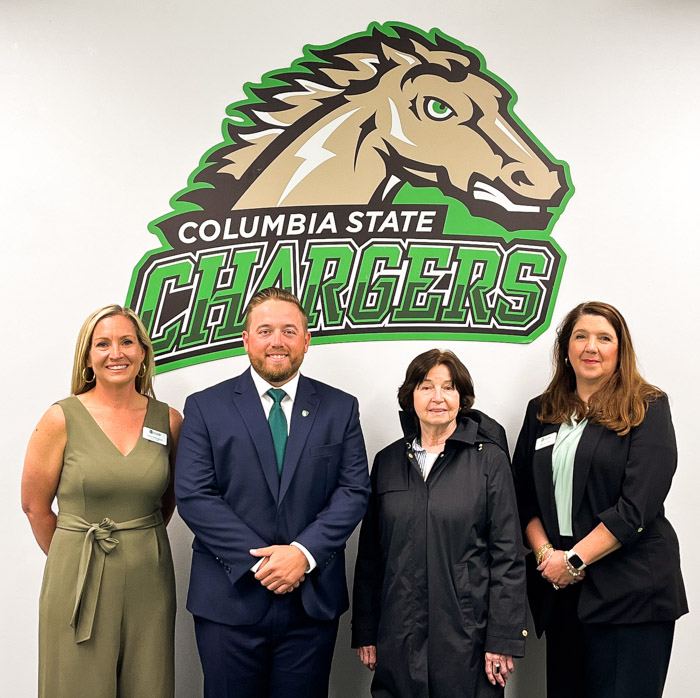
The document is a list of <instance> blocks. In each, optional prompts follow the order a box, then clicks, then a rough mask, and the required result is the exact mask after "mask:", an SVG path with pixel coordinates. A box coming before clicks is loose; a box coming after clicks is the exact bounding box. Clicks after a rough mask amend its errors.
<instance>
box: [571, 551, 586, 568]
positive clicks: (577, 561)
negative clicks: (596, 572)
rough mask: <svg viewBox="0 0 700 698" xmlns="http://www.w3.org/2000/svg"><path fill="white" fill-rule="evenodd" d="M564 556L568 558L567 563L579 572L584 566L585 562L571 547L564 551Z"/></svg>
mask: <svg viewBox="0 0 700 698" xmlns="http://www.w3.org/2000/svg"><path fill="white" fill-rule="evenodd" d="M566 557H567V558H568V560H569V564H570V565H571V566H572V567H573V568H574V569H575V570H578V571H579V572H580V571H581V570H583V569H585V568H586V563H585V562H584V561H583V560H582V559H581V558H580V557H579V556H578V553H577V552H576V551H575V550H574V549H573V548H571V550H569V552H568V553H566Z"/></svg>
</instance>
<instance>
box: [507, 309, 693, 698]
mask: <svg viewBox="0 0 700 698" xmlns="http://www.w3.org/2000/svg"><path fill="white" fill-rule="evenodd" d="M513 469H514V476H515V485H516V492H517V497H518V507H519V512H520V519H521V524H522V527H523V531H524V534H525V540H526V542H527V544H528V545H529V547H530V548H531V550H532V553H533V554H532V555H528V556H527V557H528V561H527V562H528V596H529V600H530V607H531V609H532V614H533V617H534V620H535V626H536V630H537V633H538V635H541V634H542V632H543V631H544V632H545V634H546V636H547V696H548V698H559V697H562V698H564V697H565V698H576V697H577V696H586V697H588V698H613V697H614V698H623V697H625V698H626V697H629V698H646V697H649V698H652V697H653V698H656V697H657V696H661V695H662V692H663V685H664V681H665V679H666V672H667V670H668V662H669V659H670V654H671V644H672V641H673V629H674V622H675V620H676V619H677V618H678V617H679V616H681V615H683V614H684V613H687V611H688V606H687V602H686V596H685V589H684V587H683V579H682V577H681V571H680V554H679V550H678V539H677V537H676V534H675V532H674V530H673V528H672V526H671V524H670V523H669V522H668V520H667V519H666V517H665V516H664V506H663V503H664V499H665V498H666V495H667V494H668V491H669V488H670V486H671V479H672V477H673V474H674V472H675V469H676V441H675V435H674V431H673V424H672V422H671V413H670V410H669V405H668V398H667V397H666V395H665V394H664V393H663V392H662V391H661V390H659V389H658V388H656V387H654V386H652V385H650V384H649V383H647V382H646V381H645V380H644V379H643V378H642V377H641V375H640V374H639V371H638V369H637V359H636V356H635V353H634V349H633V347H632V340H631V338H630V335H629V330H628V328H627V323H626V322H625V320H624V318H623V317H622V315H621V314H620V313H619V312H618V311H617V310H616V309H615V308H613V307H612V306H610V305H608V304H606V303H583V304H581V305H579V306H577V307H576V308H574V309H573V310H572V311H571V312H570V313H569V314H568V315H567V316H566V318H565V319H564V321H563V322H562V324H561V326H560V327H559V330H558V333H557V339H556V342H555V346H554V377H553V378H552V381H551V382H550V384H549V386H548V387H547V389H546V390H545V392H544V393H543V394H542V395H540V396H539V397H538V398H535V399H534V400H532V401H530V404H529V405H528V408H527V413H526V415H525V421H524V424H523V427H522V430H521V432H520V436H519V438H518V444H517V446H516V449H515V454H514V456H513Z"/></svg>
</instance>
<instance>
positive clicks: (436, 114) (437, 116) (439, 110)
mask: <svg viewBox="0 0 700 698" xmlns="http://www.w3.org/2000/svg"><path fill="white" fill-rule="evenodd" d="M423 111H424V112H425V115H426V116H427V117H428V118H429V119H432V120H433V121H444V120H445V119H449V118H450V117H451V116H454V115H455V113H456V112H455V110H454V109H453V108H452V107H451V106H450V105H449V104H448V103H447V102H443V101H441V100H439V99H437V98H436V97H426V98H425V101H424V102H423Z"/></svg>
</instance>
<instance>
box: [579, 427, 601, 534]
mask: <svg viewBox="0 0 700 698" xmlns="http://www.w3.org/2000/svg"><path fill="white" fill-rule="evenodd" d="M604 431H605V427H603V426H601V425H600V424H586V427H585V429H584V430H583V434H581V440H580V441H579V442H578V448H577V449H576V457H575V459H574V487H573V493H572V498H571V499H572V501H571V519H572V522H573V521H575V520H576V513H577V512H578V509H579V507H580V506H581V502H582V501H583V494H584V492H585V491H586V483H587V482H588V471H589V470H590V469H591V463H592V461H593V454H594V453H595V450H596V448H597V447H598V442H599V441H600V438H601V436H602V435H603V432H604Z"/></svg>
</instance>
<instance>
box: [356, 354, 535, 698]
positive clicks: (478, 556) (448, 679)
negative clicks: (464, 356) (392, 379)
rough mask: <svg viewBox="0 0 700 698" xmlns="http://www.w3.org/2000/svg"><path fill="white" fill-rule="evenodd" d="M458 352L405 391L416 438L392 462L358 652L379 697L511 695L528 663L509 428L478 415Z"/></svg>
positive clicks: (363, 591)
mask: <svg viewBox="0 0 700 698" xmlns="http://www.w3.org/2000/svg"><path fill="white" fill-rule="evenodd" d="M473 402H474V387H473V384H472V381H471V377H470V375H469V372H468V371H467V369H466V367H465V366H464V365H463V364H462V362H461V361H460V360H459V359H458V358H457V357H456V356H455V355H454V354H453V353H452V352H450V351H440V350H438V349H432V350H430V351H427V352H425V353H423V354H421V355H419V356H417V357H416V358H415V359H414V360H413V361H412V362H411V364H410V365H409V367H408V369H407V371H406V379H405V381H404V383H403V385H402V386H401V388H399V404H400V406H401V408H402V410H403V412H402V413H401V420H402V426H403V428H404V432H405V436H404V438H402V439H399V440H398V441H396V442H394V443H393V444H391V445H390V446H387V447H386V448H385V449H383V450H382V451H380V452H379V453H378V454H377V456H376V458H375V460H374V465H373V468H372V475H371V479H372V494H371V497H370V504H369V508H368V511H367V514H366V516H365V519H364V521H363V523H362V529H361V532H360V543H359V551H358V557H357V563H356V566H355V585H354V592H353V618H352V646H353V647H356V648H357V653H358V656H359V657H360V659H361V660H362V661H363V662H364V664H365V665H367V666H368V667H369V668H370V669H372V670H375V675H374V679H373V681H372V695H373V696H375V697H377V698H386V697H388V696H393V697H400V698H419V697H421V698H428V696H432V697H433V698H481V697H482V696H498V695H502V692H503V687H504V686H505V684H506V681H507V679H508V677H509V676H510V674H511V673H512V672H513V671H514V665H513V657H522V656H523V654H524V651H525V636H526V635H527V631H526V630H525V621H526V597H525V567H524V561H523V554H522V542H521V535H520V526H519V523H518V515H517V508H516V503H515V493H514V489H513V481H512V477H511V472H510V465H509V457H508V448H507V444H506V438H505V433H504V431H503V428H502V427H501V426H500V425H499V424H498V423H496V422H495V421H494V420H492V419H491V418H490V417H488V416H486V415H485V414H483V413H481V412H478V411H476V410H472V409H471V406H472V404H473Z"/></svg>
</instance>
